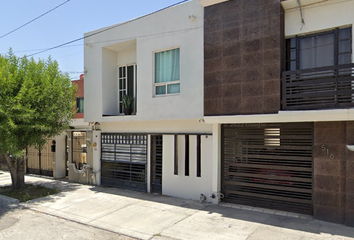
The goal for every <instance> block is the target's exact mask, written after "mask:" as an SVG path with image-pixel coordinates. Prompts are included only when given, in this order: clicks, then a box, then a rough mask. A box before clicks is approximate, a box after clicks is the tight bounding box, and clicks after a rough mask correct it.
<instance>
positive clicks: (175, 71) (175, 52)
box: [154, 48, 180, 96]
mask: <svg viewBox="0 0 354 240" xmlns="http://www.w3.org/2000/svg"><path fill="white" fill-rule="evenodd" d="M154 88H155V95H156V96H161V95H167V94H176V93H179V92H180V49H179V48H175V49H171V50H167V51H162V52H156V53H155V81H154Z"/></svg>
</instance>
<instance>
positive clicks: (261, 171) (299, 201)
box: [222, 123, 313, 214]
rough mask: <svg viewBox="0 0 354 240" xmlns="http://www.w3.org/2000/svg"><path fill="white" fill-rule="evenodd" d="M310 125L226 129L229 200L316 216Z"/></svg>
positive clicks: (225, 188)
mask: <svg viewBox="0 0 354 240" xmlns="http://www.w3.org/2000/svg"><path fill="white" fill-rule="evenodd" d="M312 132H313V124H311V123H294V124H288V123H286V124H235V125H223V126H222V149H223V150H222V193H223V194H224V195H225V197H224V199H223V200H224V201H226V202H231V203H237V204H245V205H251V206H258V207H266V208H272V209H279V210H284V211H292V212H299V213H305V214H312V138H313V137H312Z"/></svg>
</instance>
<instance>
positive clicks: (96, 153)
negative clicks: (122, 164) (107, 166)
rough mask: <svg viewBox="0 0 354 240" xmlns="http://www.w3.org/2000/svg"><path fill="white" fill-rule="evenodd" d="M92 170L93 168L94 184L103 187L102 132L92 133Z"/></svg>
mask: <svg viewBox="0 0 354 240" xmlns="http://www.w3.org/2000/svg"><path fill="white" fill-rule="evenodd" d="M92 144H93V145H96V146H95V147H94V146H92V147H93V154H92V168H93V172H94V174H93V178H94V179H92V180H93V184H94V185H101V131H92Z"/></svg>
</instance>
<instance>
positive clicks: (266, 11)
mask: <svg viewBox="0 0 354 240" xmlns="http://www.w3.org/2000/svg"><path fill="white" fill-rule="evenodd" d="M201 2H202V4H203V5H204V6H205V9H204V114H205V117H204V120H205V122H206V123H210V124H213V168H212V169H213V170H212V171H213V173H212V179H213V180H212V181H213V185H212V186H213V192H221V193H222V194H218V197H223V198H222V199H217V200H221V201H225V202H231V203H238V204H245V205H250V206H254V207H266V208H273V209H280V210H285V211H293V212H299V213H305V214H311V215H314V217H316V218H319V219H323V220H328V221H334V222H338V223H346V224H348V225H352V226H353V225H354V205H353V204H354V177H353V174H352V172H353V170H354V153H353V152H352V151H353V150H354V149H353V147H352V146H351V145H352V144H354V135H353V132H354V122H353V120H354V109H353V107H354V98H353V96H354V89H353V82H354V75H353V74H354V64H353V63H352V62H353V56H352V49H353V42H352V35H353V27H352V25H353V22H354V15H353V14H352V9H354V2H353V1H341V0H331V1H320V0H301V1H296V0H286V1H279V0H270V1H236V0H230V1H222V0H219V1H207V0H205V1H203V0H201Z"/></svg>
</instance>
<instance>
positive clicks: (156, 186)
mask: <svg viewBox="0 0 354 240" xmlns="http://www.w3.org/2000/svg"><path fill="white" fill-rule="evenodd" d="M151 192H153V193H162V135H155V136H151Z"/></svg>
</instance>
